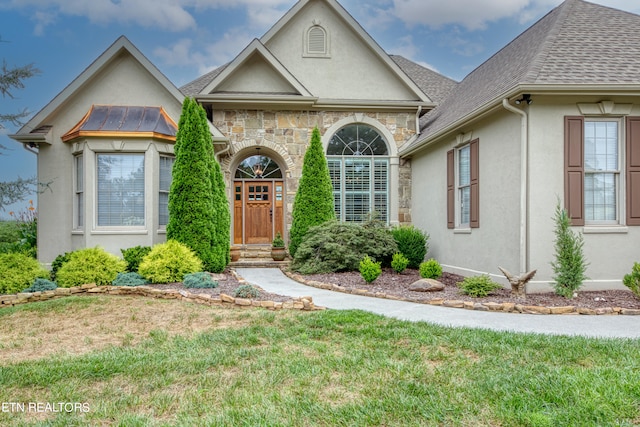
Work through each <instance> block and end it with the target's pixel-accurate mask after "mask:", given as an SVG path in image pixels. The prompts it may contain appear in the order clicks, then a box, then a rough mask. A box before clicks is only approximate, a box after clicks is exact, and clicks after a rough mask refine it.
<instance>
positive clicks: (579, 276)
mask: <svg viewBox="0 0 640 427" xmlns="http://www.w3.org/2000/svg"><path fill="white" fill-rule="evenodd" d="M554 220H555V223H556V229H555V234H556V240H555V251H556V253H555V261H554V262H552V263H551V266H552V268H553V272H554V275H553V280H554V282H555V283H554V287H555V291H556V293H557V294H558V295H562V296H564V297H565V298H573V294H574V293H575V292H576V291H577V290H578V289H580V287H581V286H582V282H584V281H585V280H586V279H587V276H586V275H585V273H586V271H587V265H588V264H587V262H586V260H585V257H584V254H583V252H582V247H583V246H584V240H583V239H582V235H580V234H577V233H574V232H573V231H572V230H571V220H570V219H569V216H568V215H567V211H566V210H564V209H561V208H560V202H558V204H557V206H556V214H555V218H554Z"/></svg>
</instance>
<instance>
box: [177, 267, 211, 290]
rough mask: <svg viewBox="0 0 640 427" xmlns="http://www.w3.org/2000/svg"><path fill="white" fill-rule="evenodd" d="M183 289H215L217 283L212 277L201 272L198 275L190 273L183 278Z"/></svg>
mask: <svg viewBox="0 0 640 427" xmlns="http://www.w3.org/2000/svg"><path fill="white" fill-rule="evenodd" d="M183 283H184V287H185V288H217V287H218V282H216V281H215V280H213V277H211V275H210V274H209V273H204V272H202V271H200V272H198V273H190V274H186V275H185V276H184V280H183Z"/></svg>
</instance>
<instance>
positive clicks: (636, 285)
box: [622, 262, 640, 297]
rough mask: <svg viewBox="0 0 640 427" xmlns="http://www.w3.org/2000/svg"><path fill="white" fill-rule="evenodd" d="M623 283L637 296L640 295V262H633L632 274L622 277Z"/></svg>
mask: <svg viewBox="0 0 640 427" xmlns="http://www.w3.org/2000/svg"><path fill="white" fill-rule="evenodd" d="M622 283H624V285H625V286H626V287H627V288H629V289H630V290H631V292H633V294H634V295H635V296H637V297H640V264H639V263H637V262H634V263H633V268H632V269H631V273H630V274H625V275H624V278H623V279H622Z"/></svg>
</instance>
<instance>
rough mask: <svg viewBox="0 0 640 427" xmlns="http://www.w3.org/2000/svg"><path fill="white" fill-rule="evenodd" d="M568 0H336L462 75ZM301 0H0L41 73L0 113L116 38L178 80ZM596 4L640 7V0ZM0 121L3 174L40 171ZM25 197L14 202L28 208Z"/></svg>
mask: <svg viewBox="0 0 640 427" xmlns="http://www.w3.org/2000/svg"><path fill="white" fill-rule="evenodd" d="M561 1H562V0H446V1H443V0H368V1H361V0H339V2H340V4H342V6H343V7H344V8H345V9H346V10H347V11H348V12H349V13H350V14H351V15H352V16H353V17H354V18H355V19H356V20H357V21H358V22H359V23H360V25H362V27H363V28H364V29H365V30H366V31H367V32H368V33H369V34H370V35H371V36H372V37H373V39H374V40H376V42H377V43H378V44H379V45H380V46H381V47H382V48H383V49H384V50H385V51H386V52H387V53H389V54H396V55H402V56H404V57H406V58H408V59H410V60H412V61H415V62H417V63H419V64H421V65H424V66H427V67H429V68H432V69H434V70H435V71H437V72H439V73H441V74H443V75H445V76H447V77H450V78H452V79H454V80H458V81H459V80H462V79H463V78H464V77H465V76H466V75H467V74H468V73H469V72H471V71H472V70H473V69H475V68H476V67H478V66H479V65H480V64H482V63H483V62H484V61H486V60H487V59H488V58H489V57H491V55H493V54H494V53H496V52H497V51H498V50H500V49H501V48H502V47H503V46H504V45H506V44H507V43H508V42H509V41H511V40H512V39H513V38H515V37H516V36H517V35H518V34H520V33H521V32H523V31H524V30H526V29H527V28H528V27H529V26H531V25H532V24H534V23H535V22H536V21H537V20H539V19H540V18H542V17H543V16H544V15H545V14H547V13H548V12H549V11H551V10H552V9H553V8H554V7H556V6H557V5H558V4H560V3H561ZM295 3H296V0H0V58H2V60H3V61H4V63H6V65H7V66H8V67H14V66H23V65H27V64H34V66H35V67H36V68H38V69H39V70H40V74H38V75H37V76H35V77H32V78H30V79H28V80H26V81H25V85H26V87H25V88H24V89H20V90H13V91H12V95H13V98H10V97H4V98H0V112H1V113H5V114H6V113H14V112H18V111H22V110H23V109H25V108H26V109H28V110H29V111H30V112H32V113H33V114H35V113H37V112H38V111H40V110H41V109H42V108H43V107H44V106H45V105H46V104H47V103H48V102H49V101H51V100H52V99H53V98H54V97H55V96H56V95H57V94H58V93H60V92H61V91H62V90H63V89H64V88H65V87H66V86H67V85H68V84H69V83H71V82H72V81H73V79H75V78H76V77H77V76H78V75H79V74H80V73H82V72H83V71H84V70H85V69H86V68H87V67H88V66H89V65H90V64H91V62H93V61H94V60H95V59H96V58H97V57H98V56H100V55H101V54H102V53H103V52H104V51H105V50H106V49H107V48H108V47H109V46H110V45H111V44H112V43H113V42H114V41H115V40H116V39H117V38H118V37H119V36H121V35H125V36H126V37H127V38H128V39H129V40H130V41H131V42H132V43H133V44H134V45H135V46H136V47H137V48H138V49H140V51H141V52H142V53H143V54H144V55H145V56H146V57H147V58H149V59H150V60H151V62H152V63H154V64H155V66H156V67H158V69H160V71H161V72H163V73H164V74H165V75H166V76H167V77H168V78H169V80H171V81H172V82H173V83H174V84H175V85H176V86H178V87H180V86H182V85H184V84H186V83H188V82H190V81H192V80H194V79H196V78H197V77H199V76H201V75H202V74H205V73H206V72H208V71H210V70H212V69H214V68H216V67H218V66H220V65H223V64H225V63H227V62H229V61H231V60H232V59H233V58H234V57H235V56H236V55H238V54H239V53H240V52H241V51H242V50H243V49H244V47H246V46H247V45H248V44H249V43H250V42H251V40H253V39H254V38H260V37H261V36H262V35H263V34H264V33H266V31H267V30H268V29H269V28H270V27H271V26H272V25H274V24H275V23H276V22H277V20H278V19H279V18H281V17H282V16H283V15H284V14H285V13H286V12H287V11H288V10H289V9H290V8H291V7H292V6H293V5H294V4H295ZM592 3H598V4H602V5H605V6H608V7H613V8H616V9H621V10H625V11H629V12H633V13H636V14H640V0H594V1H592ZM4 125H5V129H0V145H2V146H4V147H6V149H4V150H2V151H0V181H11V180H14V179H16V178H17V177H18V176H20V177H23V178H28V177H32V176H35V174H36V156H35V155H34V154H32V153H29V152H27V151H26V150H24V149H23V148H22V145H21V144H18V143H17V142H15V141H13V140H12V139H10V138H9V137H8V136H7V135H9V134H12V133H15V132H17V131H18V128H16V127H13V126H10V125H9V124H6V123H5V124H4ZM27 203H28V201H25V202H22V203H20V204H17V205H13V206H10V207H7V209H6V210H5V211H4V212H2V211H0V218H7V217H8V212H9V211H10V210H14V211H19V210H22V209H23V208H26V207H27Z"/></svg>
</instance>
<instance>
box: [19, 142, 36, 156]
mask: <svg viewBox="0 0 640 427" xmlns="http://www.w3.org/2000/svg"><path fill="white" fill-rule="evenodd" d="M22 148H24V149H25V150H27V151H28V152H30V153H33V154H35V155H36V156H37V155H38V152H37V151H36V150H34V149H33V147H31V144H29V143H27V142H25V143H23V144H22Z"/></svg>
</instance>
